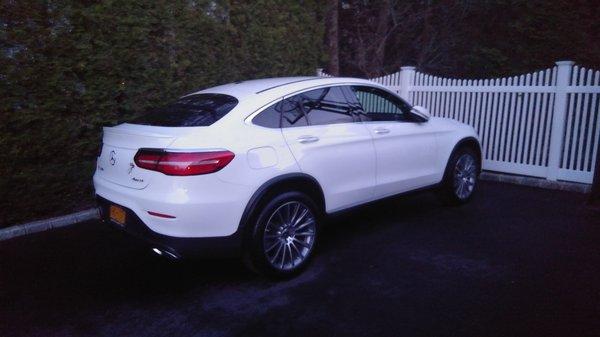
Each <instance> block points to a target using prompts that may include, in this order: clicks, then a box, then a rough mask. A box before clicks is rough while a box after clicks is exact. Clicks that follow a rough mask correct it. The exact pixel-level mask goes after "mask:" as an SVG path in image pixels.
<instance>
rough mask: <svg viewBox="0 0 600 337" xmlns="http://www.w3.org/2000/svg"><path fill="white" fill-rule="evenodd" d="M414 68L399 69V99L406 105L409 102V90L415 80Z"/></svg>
mask: <svg viewBox="0 0 600 337" xmlns="http://www.w3.org/2000/svg"><path fill="white" fill-rule="evenodd" d="M415 69H416V68H415V67H407V66H405V67H401V68H400V92H399V94H400V97H402V98H404V100H406V101H407V102H408V103H412V102H411V101H410V95H409V93H410V89H411V88H412V86H413V83H414V82H413V81H414V79H415Z"/></svg>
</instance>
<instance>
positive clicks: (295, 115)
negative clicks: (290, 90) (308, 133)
mask: <svg viewBox="0 0 600 337" xmlns="http://www.w3.org/2000/svg"><path fill="white" fill-rule="evenodd" d="M277 107H278V108H279V111H280V112H281V127H282V128H289V127H295V126H307V125H308V121H307V120H306V115H305V114H304V112H303V110H302V107H301V102H300V101H299V100H297V99H296V96H293V97H290V98H288V99H284V100H283V101H282V102H281V103H280V104H279V105H277Z"/></svg>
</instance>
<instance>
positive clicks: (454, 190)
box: [441, 147, 481, 205]
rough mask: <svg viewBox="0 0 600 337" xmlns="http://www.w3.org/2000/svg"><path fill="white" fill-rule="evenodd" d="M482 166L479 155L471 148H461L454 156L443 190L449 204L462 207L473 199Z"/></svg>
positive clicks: (448, 167) (451, 159) (446, 173)
mask: <svg viewBox="0 0 600 337" xmlns="http://www.w3.org/2000/svg"><path fill="white" fill-rule="evenodd" d="M480 165H481V164H480V163H479V160H478V157H477V155H476V154H475V152H474V151H473V150H472V149H470V148H466V147H464V148H460V149H458V150H457V151H455V152H454V153H453V154H452V156H451V157H450V160H449V161H448V166H447V167H446V172H445V174H444V181H443V182H442V188H441V189H442V190H441V193H442V196H443V198H444V199H445V200H446V201H447V202H448V203H450V204H453V205H460V204H464V203H466V202H468V201H469V200H470V199H471V198H472V197H473V194H474V193H475V191H476V189H477V184H478V175H479V168H480Z"/></svg>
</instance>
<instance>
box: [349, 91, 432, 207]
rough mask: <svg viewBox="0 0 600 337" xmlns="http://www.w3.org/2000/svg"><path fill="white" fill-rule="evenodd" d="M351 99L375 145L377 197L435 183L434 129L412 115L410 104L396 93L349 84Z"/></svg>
mask: <svg viewBox="0 0 600 337" xmlns="http://www.w3.org/2000/svg"><path fill="white" fill-rule="evenodd" d="M350 89H351V91H352V93H353V94H354V95H353V96H352V99H356V101H357V102H358V103H359V104H360V106H361V107H362V113H360V116H361V119H362V120H363V123H364V125H366V126H367V128H368V129H369V131H370V133H371V136H372V137H373V143H374V145H375V153H376V158H377V174H376V188H375V196H376V197H377V198H381V197H385V196H388V195H393V194H398V193H402V192H406V191H410V190H414V189H417V188H420V187H425V186H428V185H432V184H435V183H437V180H438V178H439V172H437V171H439V168H437V165H436V163H437V144H436V130H435V129H434V128H433V127H432V126H431V125H430V123H427V122H423V121H422V120H417V119H416V118H413V116H411V114H410V110H411V106H410V105H409V104H408V103H406V102H404V101H403V100H402V99H400V98H399V97H397V96H396V95H394V94H392V93H390V92H387V91H385V90H383V89H379V88H376V87H370V86H352V87H351V88H350Z"/></svg>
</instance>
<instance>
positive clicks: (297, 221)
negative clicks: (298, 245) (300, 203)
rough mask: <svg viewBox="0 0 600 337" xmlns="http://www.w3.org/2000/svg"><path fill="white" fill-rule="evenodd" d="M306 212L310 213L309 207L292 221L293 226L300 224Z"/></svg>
mask: <svg viewBox="0 0 600 337" xmlns="http://www.w3.org/2000/svg"><path fill="white" fill-rule="evenodd" d="M306 214H308V209H304V210H302V213H301V214H300V216H299V217H298V218H297V219H296V220H295V221H294V222H292V226H294V227H297V226H298V224H299V223H300V221H302V219H304V217H305V216H306Z"/></svg>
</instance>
